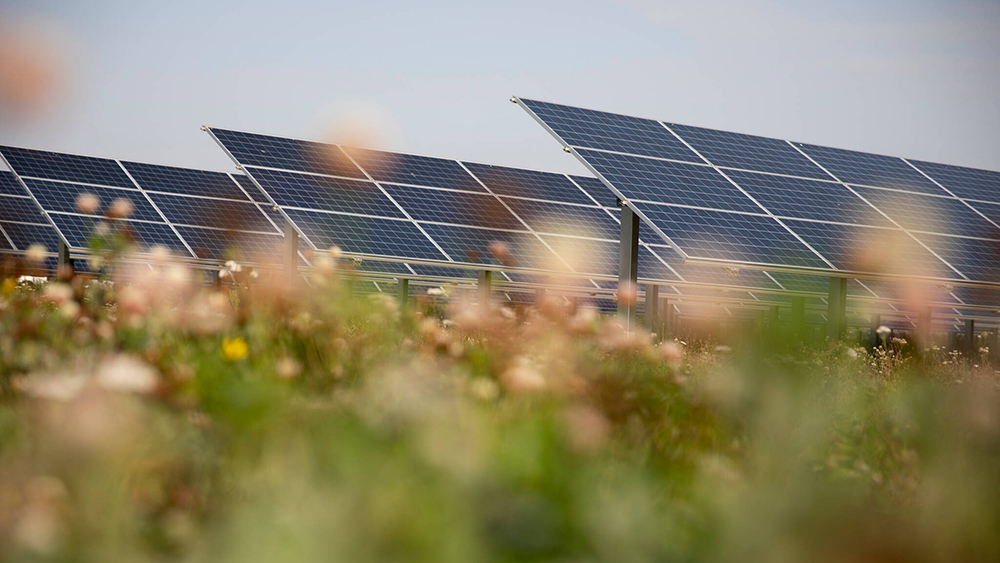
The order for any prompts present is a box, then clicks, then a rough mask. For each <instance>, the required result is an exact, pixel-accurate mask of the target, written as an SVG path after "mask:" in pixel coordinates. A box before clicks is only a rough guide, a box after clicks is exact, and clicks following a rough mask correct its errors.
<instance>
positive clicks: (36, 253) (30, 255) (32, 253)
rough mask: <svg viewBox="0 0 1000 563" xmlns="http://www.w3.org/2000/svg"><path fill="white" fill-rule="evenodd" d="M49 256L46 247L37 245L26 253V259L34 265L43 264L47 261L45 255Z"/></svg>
mask: <svg viewBox="0 0 1000 563" xmlns="http://www.w3.org/2000/svg"><path fill="white" fill-rule="evenodd" d="M46 254H48V250H46V248H45V246H44V245H41V244H38V243H35V244H32V245H31V246H29V247H28V250H27V252H25V253H24V257H25V258H26V259H27V260H28V262H31V263H32V264H41V263H42V262H44V261H45V255H46Z"/></svg>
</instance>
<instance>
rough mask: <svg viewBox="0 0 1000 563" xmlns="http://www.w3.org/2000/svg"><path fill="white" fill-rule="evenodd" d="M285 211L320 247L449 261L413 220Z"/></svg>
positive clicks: (387, 255) (373, 254) (395, 256)
mask: <svg viewBox="0 0 1000 563" xmlns="http://www.w3.org/2000/svg"><path fill="white" fill-rule="evenodd" d="M285 212H286V213H287V214H288V217H289V219H291V220H292V222H293V223H294V224H295V225H296V226H298V227H299V229H300V231H301V232H302V235H303V236H305V237H307V238H308V239H309V240H310V241H312V243H313V245H315V246H316V247H317V248H329V247H331V246H339V247H340V248H341V249H343V250H344V251H345V252H352V253H356V254H369V255H372V256H383V257H389V258H411V259H416V260H441V261H447V257H446V256H444V255H443V254H442V253H441V251H440V250H438V249H437V248H435V246H434V245H433V244H432V243H431V242H430V241H429V240H427V238H426V237H425V236H424V235H423V234H422V233H421V232H420V231H419V230H418V229H417V227H416V226H415V225H414V224H413V223H411V222H409V221H405V220H393V219H385V218H376V217H359V216H354V215H344V214H340V213H324V212H319V211H305V210H299V209H286V211H285Z"/></svg>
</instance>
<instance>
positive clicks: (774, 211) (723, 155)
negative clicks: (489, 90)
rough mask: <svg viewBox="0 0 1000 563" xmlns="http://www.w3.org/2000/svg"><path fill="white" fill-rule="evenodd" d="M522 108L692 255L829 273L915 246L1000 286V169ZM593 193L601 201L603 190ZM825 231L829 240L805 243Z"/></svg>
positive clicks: (530, 104) (936, 267) (944, 266)
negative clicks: (882, 249)
mask: <svg viewBox="0 0 1000 563" xmlns="http://www.w3.org/2000/svg"><path fill="white" fill-rule="evenodd" d="M517 101H518V102H519V104H520V105H521V106H522V107H524V108H525V109H527V110H528V111H529V113H531V114H532V115H533V116H534V117H535V118H536V119H537V120H538V121H539V122H540V123H541V124H542V125H543V126H544V127H546V128H547V129H548V130H549V131H550V132H552V133H553V134H554V135H555V136H556V137H557V138H558V139H559V140H560V141H561V142H562V143H563V144H564V145H566V146H568V147H572V150H573V152H574V153H576V155H577V156H578V157H579V158H580V160H581V161H582V162H583V163H584V164H585V165H587V166H588V167H589V168H591V170H593V171H594V172H595V173H596V174H597V175H598V176H599V177H600V178H603V180H605V181H606V184H605V185H606V186H610V187H612V189H611V190H609V191H611V192H612V193H613V194H614V196H617V197H619V198H622V199H626V200H628V201H632V202H633V208H634V209H635V210H636V211H637V212H638V213H639V214H640V216H642V217H643V218H644V219H646V220H647V221H648V222H649V223H650V224H651V225H653V226H656V227H657V228H658V230H659V232H661V233H662V234H664V235H667V237H668V239H669V240H668V242H672V243H673V244H675V245H676V246H677V247H680V250H681V251H682V252H683V253H684V255H686V257H690V258H695V259H700V260H708V261H733V262H734V263H744V264H747V265H749V264H753V265H757V266H761V267H772V268H781V269H786V268H789V267H792V268H795V267H800V268H804V269H805V270H807V271H811V272H812V273H822V272H824V271H831V270H834V269H836V270H842V269H845V267H846V264H855V265H858V264H865V261H864V257H865V256H866V255H867V254H870V252H869V247H870V246H871V245H879V244H887V241H898V240H904V239H909V241H910V242H909V243H908V244H907V246H910V244H912V245H914V246H916V247H918V248H919V250H912V251H911V250H909V249H908V250H906V251H905V252H904V254H906V258H907V259H909V258H919V259H922V260H926V263H924V264H923V266H924V267H922V268H921V271H933V272H936V273H937V274H938V275H940V276H942V277H943V278H946V279H953V280H961V281H978V282H990V283H993V282H992V280H993V279H994V277H993V274H992V273H991V272H992V270H991V269H989V268H986V267H985V262H984V260H986V258H987V257H988V256H989V255H990V252H992V250H993V249H995V248H996V243H995V241H997V240H1000V223H997V219H998V217H997V215H998V210H1000V173H996V172H989V171H982V170H973V169H968V168H961V167H955V166H947V165H940V164H932V163H925V162H919V161H907V160H905V159H901V158H895V157H888V156H882V155H876V154H868V153H861V152H856V151H847V150H842V149H832V148H828V147H820V146H816V145H809V144H803V143H791V142H788V141H783V140H778V139H770V138H765V137H758V136H752V135H744V134H737V133H728V132H724V131H716V130H711V129H704V128H699V127H692V126H686V125H677V124H673V123H666V122H658V121H655V120H648V119H640V118H634V117H628V116H617V115H614V114H608V113H606V112H599V111H593V110H588V109H582V108H575V107H569V106H564V105H558V104H551V103H547V102H539V101H535V100H528V99H523V98H522V99H518V100H517ZM656 127H659V128H660V129H662V131H663V132H665V134H666V135H665V134H664V133H660V131H659V130H656ZM667 135H669V136H667ZM680 147H683V149H681V148H680ZM692 155H693V156H692ZM695 170H697V172H695ZM586 191H587V192H588V193H590V194H591V195H593V196H594V197H602V196H600V193H599V192H600V190H599V187H598V186H597V185H596V184H594V183H590V184H589V185H588V188H587V189H586ZM869 196H870V197H869ZM932 196H936V197H932ZM723 212H735V213H736V214H737V215H739V216H738V217H735V216H733V215H723V214H722V213H723ZM926 218H931V219H930V220H926ZM666 221H671V222H672V223H670V224H668V223H666ZM727 223H730V224H728V225H727ZM793 223H794V224H795V225H798V228H799V229H801V231H802V232H799V231H798V230H796V228H795V227H792V224H793ZM845 226H858V227H859V228H856V229H846V228H845ZM862 227H884V228H886V229H885V230H882V231H878V230H873V229H867V228H862ZM730 228H733V229H735V230H732V231H729V233H730V234H729V235H727V234H726V231H727V230H729V229H730ZM668 232H670V233H674V236H671V235H669V234H667V233H668ZM824 232H825V233H828V234H829V236H828V237H827V239H825V242H826V244H812V243H811V242H809V240H807V239H812V240H815V239H817V236H816V235H817V233H824ZM737 233H739V236H736V235H737ZM751 235H752V236H751ZM807 235H808V236H807ZM873 235H882V236H873ZM899 235H902V236H899ZM921 235H923V237H922V236H921ZM748 236H749V237H750V238H744V237H748ZM789 237H791V238H790V239H789ZM820 238H821V237H820ZM830 238H836V239H838V240H839V241H840V242H841V243H844V244H849V245H851V246H848V247H846V248H836V249H833V248H832V246H831V245H830V244H828V242H829V240H828V239H830ZM924 239H927V240H931V239H933V240H934V242H935V243H936V244H938V245H939V247H940V248H942V249H947V251H945V250H942V252H937V251H934V252H933V253H932V252H930V251H927V248H930V246H931V243H929V242H925V241H924ZM918 241H919V242H918ZM803 242H805V243H806V244H804V243H803ZM820 246H823V247H824V248H827V250H828V251H829V252H830V253H831V254H830V256H826V255H824V253H823V251H822V250H820V249H819V247H820ZM924 247H926V248H924ZM946 255H947V256H946ZM848 258H850V259H848ZM995 260H996V259H995V257H994V261H995ZM959 263H961V264H964V265H965V266H964V268H963V267H962V266H958V264H959ZM830 264H834V267H833V268H831V267H830ZM882 266H883V265H882V264H877V263H874V262H869V263H868V265H867V266H866V267H868V268H871V269H868V270H862V272H864V273H888V272H886V271H885V270H884V269H883V267H882ZM854 271H858V270H854Z"/></svg>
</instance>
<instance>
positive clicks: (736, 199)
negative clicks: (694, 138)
mask: <svg viewBox="0 0 1000 563" xmlns="http://www.w3.org/2000/svg"><path fill="white" fill-rule="evenodd" d="M578 152H579V153H580V156H582V157H583V158H584V159H586V161H587V162H588V163H590V165H591V166H593V167H594V168H595V169H596V170H597V171H598V172H599V173H600V174H601V176H603V177H604V179H605V180H607V181H608V182H611V185H613V186H615V187H616V188H618V191H620V192H621V193H622V195H624V196H625V197H626V198H627V199H629V200H632V201H634V200H646V201H652V202H656V203H672V204H677V205H692V206H696V207H708V208H712V209H722V210H725V211H742V212H746V213H764V210H763V209H761V208H760V207H759V206H758V205H756V204H755V203H754V202H753V200H751V199H750V198H748V197H747V196H746V194H744V193H742V192H741V191H740V190H739V189H738V188H736V187H735V186H733V184H732V183H730V182H729V181H728V180H726V178H725V177H724V176H722V174H719V172H718V171H716V170H715V169H713V168H711V167H708V166H695V165H692V164H683V163H678V162H667V161H664V160H655V159H651V158H642V157H637V156H626V155H620V154H610V153H603V152H596V151H590V150H585V149H580V150H579V151H578Z"/></svg>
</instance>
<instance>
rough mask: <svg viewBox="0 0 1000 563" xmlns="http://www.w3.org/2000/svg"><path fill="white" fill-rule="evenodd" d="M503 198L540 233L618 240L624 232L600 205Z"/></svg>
mask: <svg viewBox="0 0 1000 563" xmlns="http://www.w3.org/2000/svg"><path fill="white" fill-rule="evenodd" d="M501 199H502V200H503V202H504V203H506V204H507V205H509V206H510V208H511V209H512V210H513V211H514V213H516V214H517V216H518V217H520V218H521V219H523V220H524V221H525V223H527V224H528V226H529V227H531V229H532V230H533V231H535V232H537V233H548V234H555V235H568V236H577V237H583V238H597V239H604V240H610V241H617V240H618V237H619V234H620V232H621V228H620V227H619V225H618V223H617V222H615V220H614V219H612V218H611V216H610V215H608V214H607V212H605V210H604V209H602V208H600V207H584V206H580V205H569V204H562V203H555V202H552V201H537V200H530V199H517V198H501Z"/></svg>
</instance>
